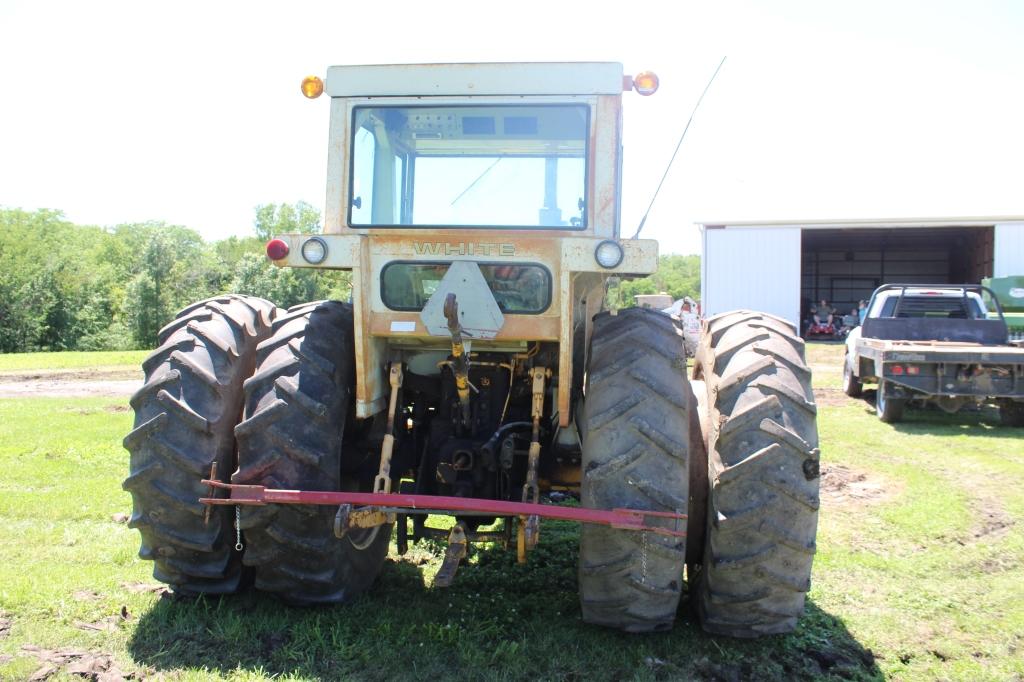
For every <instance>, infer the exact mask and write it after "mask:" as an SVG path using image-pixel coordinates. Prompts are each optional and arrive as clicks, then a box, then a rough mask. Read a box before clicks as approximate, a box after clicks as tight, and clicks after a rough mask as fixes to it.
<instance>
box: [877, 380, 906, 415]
mask: <svg viewBox="0 0 1024 682" xmlns="http://www.w3.org/2000/svg"><path fill="white" fill-rule="evenodd" d="M906 404H907V401H906V400H905V399H903V398H888V397H886V395H885V381H884V380H883V379H879V380H878V390H877V391H875V414H877V415H878V418H879V419H881V420H882V421H884V422H885V423H886V424H895V423H896V422H898V421H900V420H902V419H903V408H904V406H905V405H906Z"/></svg>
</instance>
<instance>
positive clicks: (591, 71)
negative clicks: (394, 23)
mask: <svg viewBox="0 0 1024 682" xmlns="http://www.w3.org/2000/svg"><path fill="white" fill-rule="evenodd" d="M623 82H624V78H623V72H622V64H620V63H618V62H532V63H522V62H505V63H475V64H378V65H365V66H332V67H330V68H328V69H327V81H326V86H325V92H326V93H327V94H328V95H330V96H331V97H406V96H408V97H429V96H445V95H448V96H466V95H619V94H621V93H622V91H623Z"/></svg>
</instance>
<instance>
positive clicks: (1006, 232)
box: [700, 216, 1024, 324]
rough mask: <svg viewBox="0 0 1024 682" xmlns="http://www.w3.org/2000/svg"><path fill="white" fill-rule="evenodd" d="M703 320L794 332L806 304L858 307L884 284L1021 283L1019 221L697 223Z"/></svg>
mask: <svg viewBox="0 0 1024 682" xmlns="http://www.w3.org/2000/svg"><path fill="white" fill-rule="evenodd" d="M700 229H701V235H702V239H701V242H702V254H701V303H702V310H703V312H704V314H705V315H715V314H718V313H722V312H726V311H729V310H736V309H739V308H746V309H750V310H761V311H764V312H768V313H772V314H773V315H777V316H779V317H782V318H784V319H786V320H789V321H791V322H793V323H794V324H797V322H798V321H800V320H803V319H804V318H805V317H806V316H807V312H808V309H809V307H810V305H811V303H812V302H813V301H818V300H821V299H825V300H827V301H828V302H829V303H831V304H832V305H834V306H836V307H837V308H838V309H839V310H845V309H847V308H848V307H855V306H856V304H857V301H859V300H860V299H866V298H867V297H868V296H870V294H871V292H872V291H873V290H874V289H875V288H876V287H877V286H879V285H881V284H885V283H890V282H910V283H930V284H943V283H957V282H975V283H977V282H980V281H981V279H982V278H983V277H993V276H994V277H1004V276H1008V275H1024V216H999V217H967V218H900V219H888V220H885V219H870V220H779V221H733V222H729V221H716V222H705V223H701V224H700Z"/></svg>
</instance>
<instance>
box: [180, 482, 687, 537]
mask: <svg viewBox="0 0 1024 682" xmlns="http://www.w3.org/2000/svg"><path fill="white" fill-rule="evenodd" d="M203 483H204V484H206V485H208V486H210V488H211V494H213V489H215V488H221V489H223V490H227V491H229V493H230V496H229V497H204V498H202V499H200V500H199V501H200V502H202V503H203V504H207V505H265V504H322V505H329V506H338V505H342V504H354V505H361V506H374V507H388V508H390V509H399V510H402V509H406V510H412V509H420V510H427V511H439V512H485V513H488V514H494V515H495V516H542V517H544V518H548V519H559V520H561V521H578V522H580V523H596V524H600V525H603V526H611V527H612V528H621V529H624V530H641V531H650V532H652V533H657V534H659V535H671V536H674V537H686V528H685V526H686V524H685V523H683V524H682V525H683V529H682V530H673V529H671V528H663V527H661V526H652V525H648V523H647V519H648V518H658V519H674V520H675V521H677V522H678V521H684V522H685V520H686V514H676V513H675V512H663V511H644V510H640V509H588V508H586V507H556V506H554V505H549V504H534V503H530V502H506V501H505V500H483V499H479V498H473V497H444V496H441V495H406V494H402V493H351V492H333V491H318V490H275V489H273V488H266V487H265V486H262V485H239V484H234V483H222V482H221V481H215V480H204V481H203ZM675 525H676V526H677V527H678V525H679V524H678V523H676V524H675Z"/></svg>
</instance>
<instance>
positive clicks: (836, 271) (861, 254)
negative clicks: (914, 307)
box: [800, 227, 993, 319]
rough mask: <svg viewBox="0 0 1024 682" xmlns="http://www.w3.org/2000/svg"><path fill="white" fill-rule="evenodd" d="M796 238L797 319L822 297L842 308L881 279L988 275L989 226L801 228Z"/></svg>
mask: <svg viewBox="0 0 1024 682" xmlns="http://www.w3.org/2000/svg"><path fill="white" fill-rule="evenodd" d="M801 243H802V254H803V255H802V263H801V272H800V274H801V277H800V314H801V319H807V317H808V314H809V311H810V307H811V304H812V302H816V301H820V300H822V299H825V300H826V301H828V302H829V303H830V304H831V305H832V306H833V307H835V308H836V309H837V310H839V311H840V312H842V313H846V312H848V311H850V310H851V309H853V308H856V307H857V302H858V301H860V300H862V299H863V300H867V299H868V298H869V297H870V296H871V292H872V291H874V290H875V289H876V288H877V287H878V286H880V285H882V284H891V283H904V282H906V283H910V284H918V283H919V284H960V283H964V282H968V283H974V284H977V283H980V282H981V279H982V278H983V277H991V276H992V260H993V229H992V227H941V228H925V227H920V228H917V227H904V228H896V229H859V230H857V229H849V230H815V229H804V230H803V231H802V235H801Z"/></svg>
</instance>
